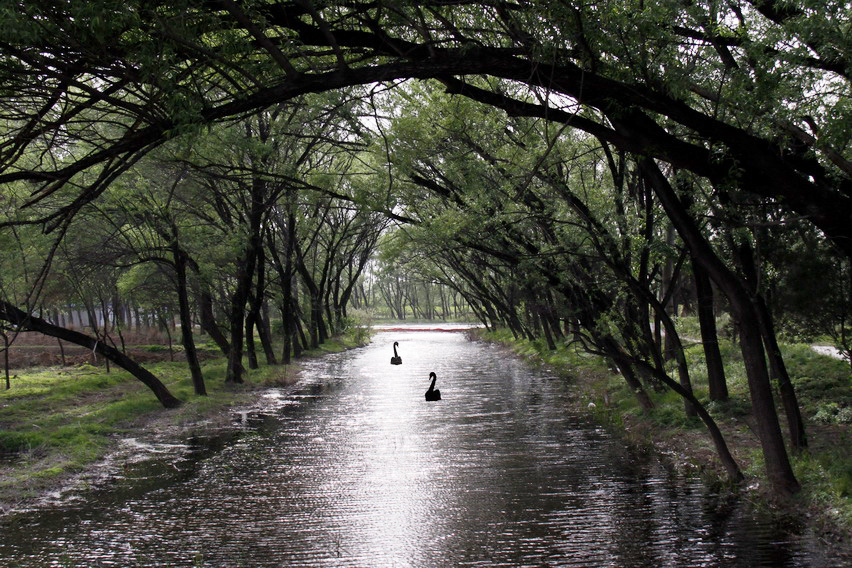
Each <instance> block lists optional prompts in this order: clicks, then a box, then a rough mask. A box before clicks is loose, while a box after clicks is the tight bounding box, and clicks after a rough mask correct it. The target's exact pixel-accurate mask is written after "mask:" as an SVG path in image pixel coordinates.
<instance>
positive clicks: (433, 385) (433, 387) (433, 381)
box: [429, 377, 438, 391]
mask: <svg viewBox="0 0 852 568" xmlns="http://www.w3.org/2000/svg"><path fill="white" fill-rule="evenodd" d="M437 380H438V377H432V384H431V385H429V390H430V391H431V390H435V381H437Z"/></svg>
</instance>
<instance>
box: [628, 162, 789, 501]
mask: <svg viewBox="0 0 852 568" xmlns="http://www.w3.org/2000/svg"><path fill="white" fill-rule="evenodd" d="M641 167H642V170H643V174H644V176H645V178H646V179H647V181H648V183H649V184H650V185H651V187H653V189H654V192H655V193H656V194H657V197H658V199H659V200H660V203H661V204H662V205H663V208H664V209H665V211H666V214H667V215H668V216H669V219H670V220H671V221H672V223H673V224H674V226H675V228H676V229H677V231H678V233H679V234H680V236H681V239H683V242H684V243H685V244H686V246H687V247H688V248H689V251H690V254H691V255H692V258H693V259H695V261H697V262H699V263H701V265H702V266H703V267H704V268H705V269H706V270H707V273H708V274H709V276H710V278H712V279H713V281H715V282H716V285H717V286H719V288H720V289H721V290H722V291H723V292H724V293H725V295H726V296H727V297H728V299H729V300H730V302H731V309H732V311H733V313H734V315H735V316H736V317H737V319H738V321H739V323H740V350H741V352H742V354H743V361H744V363H745V368H746V376H747V378H748V385H749V395H750V397H751V404H752V410H753V412H754V417H755V420H756V422H757V432H758V436H759V437H760V445H761V448H762V450H763V457H764V464H765V467H766V477H767V478H768V479H769V482H770V483H771V484H772V487H773V489H774V490H775V491H777V492H778V493H782V494H787V495H789V494H793V493H796V492H798V491H799V490H800V489H801V486H800V485H799V482H798V480H796V476H795V474H794V473H793V468H792V466H791V465H790V458H789V456H788V455H787V451H786V449H785V448H784V437H783V436H782V434H781V426H780V424H779V422H778V414H777V412H776V411H775V403H774V401H773V397H772V387H771V384H770V381H769V372H768V369H767V368H766V359H765V353H764V350H763V337H762V336H761V333H760V329H759V327H758V324H757V322H756V321H755V320H756V319H757V316H756V314H755V309H754V305H753V304H752V302H751V297H750V296H749V293H748V291H747V290H746V289H745V286H744V285H743V284H742V283H741V282H740V281H739V280H738V279H737V277H736V275H734V274H733V273H732V272H731V271H730V270H729V269H728V267H727V266H725V264H724V263H723V262H722V261H721V259H719V257H718V256H717V255H716V253H715V252H714V251H713V248H712V247H711V246H710V243H708V242H707V240H706V239H705V238H704V235H702V234H701V231H700V229H699V228H698V227H697V226H696V225H695V222H694V221H693V219H692V217H691V216H690V214H689V211H688V209H687V208H686V207H685V206H684V204H683V202H682V201H681V200H680V198H679V197H678V196H677V194H676V193H675V191H674V188H672V186H671V184H670V183H669V181H668V180H667V179H666V178H665V176H664V175H663V172H661V171H660V169H659V167H658V166H657V164H656V163H655V162H654V161H653V160H652V159H650V158H645V159H643V160H642V163H641Z"/></svg>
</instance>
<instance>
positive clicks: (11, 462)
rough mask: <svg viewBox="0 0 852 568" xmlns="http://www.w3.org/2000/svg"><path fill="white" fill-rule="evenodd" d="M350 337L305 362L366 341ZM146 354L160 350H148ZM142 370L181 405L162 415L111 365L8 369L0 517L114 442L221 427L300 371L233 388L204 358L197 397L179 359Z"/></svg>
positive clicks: (2, 402) (278, 369)
mask: <svg viewBox="0 0 852 568" xmlns="http://www.w3.org/2000/svg"><path fill="white" fill-rule="evenodd" d="M355 331H358V333H354V332H353V333H352V334H348V335H344V336H341V337H337V338H334V339H332V340H329V341H327V342H326V343H324V344H323V345H321V346H320V348H319V349H317V350H313V351H308V352H305V353H304V357H316V356H321V355H323V354H325V353H329V352H338V351H343V350H345V349H348V348H351V347H356V346H358V345H361V344H363V343H364V341H365V340H366V339H367V337H366V336H365V334H364V333H363V331H362V330H355ZM150 351H152V352H157V351H160V352H162V351H164V349H163V347H162V346H159V345H153V346H150ZM164 357H166V358H167V355H165V354H164ZM260 358H261V359H262V357H260ZM144 366H145V367H146V368H147V369H148V370H150V371H151V372H153V373H154V374H155V375H156V376H157V377H158V378H159V379H160V380H161V381H162V382H163V383H164V384H165V385H166V386H167V387H168V388H169V390H170V391H171V392H172V394H174V395H175V396H177V397H178V398H179V399H181V400H182V401H184V404H183V405H182V406H181V407H179V408H177V409H171V410H166V409H164V408H163V407H162V406H161V405H160V404H159V402H158V401H157V400H156V398H155V397H154V395H153V394H152V393H151V391H150V390H148V388H147V387H145V386H144V385H143V384H142V383H140V382H139V381H138V380H136V379H134V378H133V377H132V376H131V375H130V374H129V373H127V372H125V371H123V370H121V369H119V368H116V367H113V368H112V370H111V372H109V373H107V372H106V369H105V368H104V367H102V366H92V365H90V364H83V365H77V366H73V367H71V366H69V367H59V366H54V367H32V368H22V369H16V370H13V374H14V375H13V377H12V379H11V387H12V388H11V389H9V390H0V512H2V511H3V510H4V509H6V508H8V507H10V506H13V505H15V504H16V503H21V502H25V501H27V500H29V499H32V498H35V497H38V496H39V495H41V494H42V493H44V492H45V491H48V490H51V489H54V488H56V487H58V486H60V485H61V484H62V483H63V482H65V480H67V479H68V478H69V477H70V476H71V475H73V474H75V473H77V472H80V471H83V470H85V469H86V468H87V467H91V465H92V464H94V463H96V462H97V461H98V460H100V459H102V458H103V457H104V456H105V455H106V454H107V453H108V452H109V451H111V450H112V449H114V448H115V447H116V443H117V440H119V439H120V438H121V437H127V436H134V435H139V434H141V433H149V432H160V431H168V430H171V429H198V428H204V427H205V426H203V425H201V424H208V425H209V424H213V425H216V424H217V423H220V422H222V421H227V420H229V415H228V413H227V412H226V410H227V409H228V408H229V407H232V406H235V405H239V404H241V403H244V402H248V401H250V400H252V399H253V398H254V397H255V396H256V394H255V392H256V391H257V390H258V389H263V388H268V387H273V386H280V385H285V384H290V383H292V382H293V381H295V380H296V377H297V374H298V368H299V367H298V361H296V362H295V363H294V364H292V365H286V366H285V365H276V366H270V365H264V364H262V363H261V367H260V368H259V369H255V370H248V369H247V373H246V376H245V383H244V384H240V385H234V384H225V368H226V360H225V359H224V358H222V357H214V358H209V359H207V360H205V361H203V362H202V369H203V373H204V378H205V382H206V386H207V391H208V396H196V395H195V394H193V390H192V384H191V380H190V374H189V370H188V368H187V366H186V363H185V362H184V361H183V360H182V354H180V353H177V354H175V361H173V362H172V361H160V362H147V363H145V364H144ZM206 427H209V426H206Z"/></svg>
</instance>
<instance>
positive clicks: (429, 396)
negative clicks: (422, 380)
mask: <svg viewBox="0 0 852 568" xmlns="http://www.w3.org/2000/svg"><path fill="white" fill-rule="evenodd" d="M429 378H430V379H432V384H431V385H429V390H427V391H426V400H428V401H433V400H441V390H440V389H436V388H435V381H437V380H438V376H437V375H436V374H435V373H429Z"/></svg>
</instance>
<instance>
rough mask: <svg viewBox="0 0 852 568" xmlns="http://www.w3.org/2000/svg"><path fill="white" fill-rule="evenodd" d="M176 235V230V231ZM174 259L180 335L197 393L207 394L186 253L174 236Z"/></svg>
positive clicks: (193, 385)
mask: <svg viewBox="0 0 852 568" xmlns="http://www.w3.org/2000/svg"><path fill="white" fill-rule="evenodd" d="M174 234H175V235H176V231H175V233H174ZM171 249H172V259H173V260H174V266H175V276H176V280H177V293H178V309H179V312H180V335H181V341H182V343H183V352H184V355H185V356H186V364H187V365H188V366H189V372H190V374H191V375H192V387H193V389H194V390H195V394H197V395H200V396H206V395H207V388H206V387H205V385H204V375H203V374H202V373H201V363H199V362H198V352H197V351H196V349H195V340H194V339H193V337H192V310H191V309H190V307H189V287H188V286H187V279H186V254H185V253H184V251H183V250H182V249H181V248H180V245H179V244H178V242H177V237H176V236H175V237H174V240H173V241H172V245H171Z"/></svg>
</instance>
